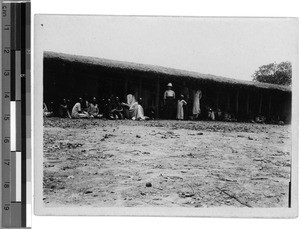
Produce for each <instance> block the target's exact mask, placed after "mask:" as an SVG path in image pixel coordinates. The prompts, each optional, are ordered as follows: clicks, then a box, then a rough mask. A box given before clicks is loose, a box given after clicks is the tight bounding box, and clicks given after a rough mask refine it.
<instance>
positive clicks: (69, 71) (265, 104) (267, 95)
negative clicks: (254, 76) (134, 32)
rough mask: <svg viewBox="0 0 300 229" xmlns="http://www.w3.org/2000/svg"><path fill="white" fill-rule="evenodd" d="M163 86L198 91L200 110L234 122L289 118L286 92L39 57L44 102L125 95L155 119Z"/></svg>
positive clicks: (139, 67) (117, 64)
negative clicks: (152, 112)
mask: <svg viewBox="0 0 300 229" xmlns="http://www.w3.org/2000/svg"><path fill="white" fill-rule="evenodd" d="M168 82H172V83H173V86H174V91H175V92H180V90H182V87H183V82H185V83H184V84H185V85H186V86H187V87H188V88H189V89H201V91H202V94H203V97H202V100H201V106H209V107H211V108H213V109H215V110H217V109H220V110H222V111H226V112H229V113H232V114H234V115H235V117H237V118H238V119H240V120H245V119H247V118H249V117H251V116H255V115H263V116H265V117H268V118H269V119H271V118H275V119H280V120H284V121H286V122H288V121H289V120H290V117H291V94H292V93H291V88H290V87H287V86H281V85H274V84H266V83H258V82H252V81H242V80H236V79H230V78H225V77H219V76H213V75H209V74H200V73H196V72H190V71H184V70H178V69H172V68H166V67H161V66H153V65H145V64H138V63H130V62H123V61H115V60H108V59H102V58H94V57H85V56H76V55H69V54H62V53H55V52H45V53H44V100H45V101H46V102H50V101H51V100H52V101H55V100H57V99H61V98H63V97H66V98H71V99H72V98H77V97H79V96H81V97H87V98H89V97H92V96H96V97H98V98H107V97H108V96H110V95H115V96H118V97H120V98H121V99H124V98H125V96H126V95H127V94H129V93H131V94H134V95H135V96H136V97H141V98H143V101H144V104H143V105H144V107H145V108H146V109H147V107H153V108H154V109H155V110H156V115H157V117H160V113H161V112H160V111H161V109H162V98H163V93H164V90H165V87H166V85H167V83H168Z"/></svg>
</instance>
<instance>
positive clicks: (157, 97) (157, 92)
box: [155, 76, 160, 118]
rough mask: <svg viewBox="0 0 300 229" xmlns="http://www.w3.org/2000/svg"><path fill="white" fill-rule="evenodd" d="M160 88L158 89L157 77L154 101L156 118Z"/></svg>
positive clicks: (157, 115)
mask: <svg viewBox="0 0 300 229" xmlns="http://www.w3.org/2000/svg"><path fill="white" fill-rule="evenodd" d="M159 91H160V87H159V76H158V77H157V80H156V100H155V111H156V118H158V117H159V95H160V92H159Z"/></svg>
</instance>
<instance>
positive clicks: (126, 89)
mask: <svg viewBox="0 0 300 229" xmlns="http://www.w3.org/2000/svg"><path fill="white" fill-rule="evenodd" d="M124 92H125V98H126V96H127V95H128V78H126V79H125V85H124Z"/></svg>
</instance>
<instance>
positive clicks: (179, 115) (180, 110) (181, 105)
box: [176, 95, 187, 120]
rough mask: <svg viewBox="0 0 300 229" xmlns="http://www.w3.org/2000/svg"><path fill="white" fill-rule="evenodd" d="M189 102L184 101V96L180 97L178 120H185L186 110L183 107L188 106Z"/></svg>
mask: <svg viewBox="0 0 300 229" xmlns="http://www.w3.org/2000/svg"><path fill="white" fill-rule="evenodd" d="M186 105H187V102H186V101H185V100H184V95H180V99H179V100H178V101H177V116H176V118H177V119H178V120H183V119H184V109H183V106H186Z"/></svg>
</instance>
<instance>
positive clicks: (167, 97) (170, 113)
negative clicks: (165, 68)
mask: <svg viewBox="0 0 300 229" xmlns="http://www.w3.org/2000/svg"><path fill="white" fill-rule="evenodd" d="M172 87H173V85H172V83H168V85H167V90H166V91H165V93H164V105H165V118H166V119H174V116H175V115H174V113H175V112H174V110H175V109H174V108H175V92H174V91H173V90H172Z"/></svg>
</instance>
